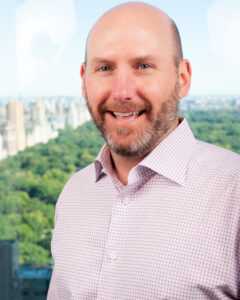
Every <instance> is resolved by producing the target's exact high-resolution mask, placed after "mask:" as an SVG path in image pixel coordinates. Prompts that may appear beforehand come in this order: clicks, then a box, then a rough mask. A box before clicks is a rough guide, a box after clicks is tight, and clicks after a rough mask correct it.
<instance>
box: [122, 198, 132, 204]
mask: <svg viewBox="0 0 240 300" xmlns="http://www.w3.org/2000/svg"><path fill="white" fill-rule="evenodd" d="M129 202H130V199H129V198H128V197H124V198H123V199H122V203H123V204H124V205H127V204H129Z"/></svg>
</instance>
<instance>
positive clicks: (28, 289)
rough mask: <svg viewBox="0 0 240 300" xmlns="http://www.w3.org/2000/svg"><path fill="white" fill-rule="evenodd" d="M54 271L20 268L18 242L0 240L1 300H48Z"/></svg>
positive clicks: (34, 267)
mask: <svg viewBox="0 0 240 300" xmlns="http://www.w3.org/2000/svg"><path fill="white" fill-rule="evenodd" d="M51 275H52V270H51V269H50V268H46V267H37V266H19V265H18V241H17V240H0V299H1V300H46V297H47V291H48V286H49V283H50V278H51Z"/></svg>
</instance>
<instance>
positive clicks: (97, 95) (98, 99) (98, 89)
mask: <svg viewBox="0 0 240 300" xmlns="http://www.w3.org/2000/svg"><path fill="white" fill-rule="evenodd" d="M86 91H87V96H88V101H89V103H90V104H91V105H92V106H98V105H100V104H101V103H102V102H104V101H106V99H107V98H108V97H109V94H110V90H109V88H108V87H107V85H106V84H105V83H104V82H99V81H96V80H86Z"/></svg>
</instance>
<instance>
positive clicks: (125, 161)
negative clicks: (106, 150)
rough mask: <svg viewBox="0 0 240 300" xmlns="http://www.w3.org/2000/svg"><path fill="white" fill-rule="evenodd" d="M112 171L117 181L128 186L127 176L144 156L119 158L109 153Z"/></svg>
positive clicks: (113, 153)
mask: <svg viewBox="0 0 240 300" xmlns="http://www.w3.org/2000/svg"><path fill="white" fill-rule="evenodd" d="M111 155H112V160H113V161H112V163H113V169H114V170H115V172H116V175H117V177H118V179H119V180H120V181H121V182H122V183H123V184H124V185H127V184H128V174H129V172H130V171H131V169H132V168H133V167H135V166H136V165H137V164H138V163H139V162H140V161H141V160H142V159H143V158H144V156H121V155H119V154H116V153H115V152H113V151H111Z"/></svg>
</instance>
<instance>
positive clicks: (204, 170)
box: [48, 119, 240, 300]
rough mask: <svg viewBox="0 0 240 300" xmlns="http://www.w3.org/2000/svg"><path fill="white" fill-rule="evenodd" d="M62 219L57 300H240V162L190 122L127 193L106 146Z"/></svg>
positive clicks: (67, 197) (61, 210) (58, 222)
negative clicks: (204, 137) (208, 140)
mask: <svg viewBox="0 0 240 300" xmlns="http://www.w3.org/2000/svg"><path fill="white" fill-rule="evenodd" d="M55 217H56V218H55V229H54V234H53V240H52V254H53V258H54V262H55V265H54V270H53V276H52V279H51V284H50V288H49V293H48V300H55V299H61V300H63V299H64V300H84V299H86V300H91V299H98V300H152V299H165V300H166V299H167V300H173V299H174V300H186V299H191V300H197V299H212V300H217V299H220V300H222V299H240V289H239V284H240V278H239V276H240V266H239V263H240V233H239V231H240V224H239V221H240V156H239V155H237V154H235V153H232V152H230V151H228V150H224V149H222V148H219V147H217V146H213V145H210V144H206V143H204V142H201V141H198V140H196V139H195V138H194V137H193V135H192V132H191V130H190V128H189V126H188V123H187V121H186V120H185V119H184V120H183V121H182V122H181V123H180V125H179V126H178V127H177V128H176V129H175V130H174V131H173V132H172V133H171V134H170V135H169V136H168V137H167V138H165V139H164V140H163V141H162V142H161V143H160V144H159V145H158V147H156V148H155V149H154V150H153V151H152V152H151V153H150V154H149V155H148V156H147V157H145V158H144V159H143V160H142V161H141V162H140V163H139V164H138V165H137V166H135V167H134V168H133V169H132V170H131V172H130V174H129V177H128V185H127V186H124V185H122V184H121V183H120V182H119V181H118V179H117V178H116V177H115V175H114V172H113V170H112V167H111V160H110V155H109V150H108V147H107V146H106V145H105V146H104V147H103V149H102V150H101V152H100V154H99V155H98V157H97V159H96V160H95V162H94V164H91V165H90V166H88V167H86V168H84V169H83V170H81V171H80V172H78V173H76V174H75V175H74V176H73V177H72V178H71V179H70V180H69V181H68V183H67V184H66V186H65V188H64V189H63V191H62V193H61V195H60V197H59V200H58V203H57V207H56V216H55Z"/></svg>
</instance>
